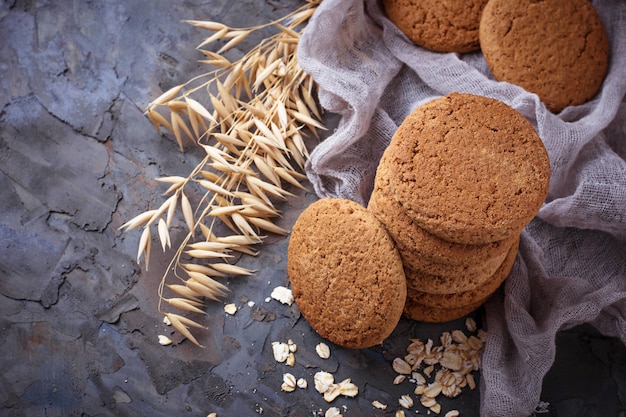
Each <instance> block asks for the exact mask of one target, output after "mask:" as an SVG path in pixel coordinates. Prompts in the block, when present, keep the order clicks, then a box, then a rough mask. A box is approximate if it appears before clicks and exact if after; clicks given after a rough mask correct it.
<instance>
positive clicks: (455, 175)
mask: <svg viewBox="0 0 626 417" xmlns="http://www.w3.org/2000/svg"><path fill="white" fill-rule="evenodd" d="M380 166H384V167H386V169H388V170H389V174H388V178H389V194H390V195H392V196H394V198H395V199H396V201H397V202H399V203H400V204H401V205H402V207H403V209H404V211H405V213H406V214H407V215H408V216H409V217H410V218H411V219H412V220H413V221H414V223H415V224H416V225H417V226H418V227H421V228H422V229H424V230H426V231H427V232H429V233H431V234H433V235H435V236H437V237H439V238H441V239H443V240H446V241H449V242H455V243H463V244H486V243H490V242H497V241H499V240H503V239H507V238H510V237H511V236H512V235H515V234H519V233H520V232H521V230H522V229H523V228H524V226H525V225H526V224H528V223H529V222H530V220H531V219H532V218H533V217H534V216H535V215H536V213H537V212H538V210H539V208H540V207H541V205H542V204H543V201H544V199H545V197H546V195H547V192H548V186H549V180H550V162H549V159H548V154H547V151H546V149H545V147H544V146H543V143H542V141H541V139H540V138H539V136H538V134H537V132H536V131H535V129H534V128H533V126H532V125H531V124H530V122H529V121H528V120H527V119H526V118H525V117H524V116H523V115H522V114H520V113H519V112H518V111H516V110H515V109H513V108H511V107H509V106H508V105H506V104H504V103H502V102H500V101H498V100H494V99H491V98H487V97H482V96H476V95H471V94H459V93H451V94H449V95H447V96H444V97H440V98H437V99H434V100H432V101H429V102H428V103H426V104H423V105H421V106H419V107H418V108H416V109H415V110H414V111H413V112H412V113H411V114H409V116H407V117H406V119H405V120H404V121H403V122H402V124H401V125H400V126H399V127H398V129H397V130H396V132H395V134H394V135H393V137H392V139H391V142H390V144H389V146H388V147H387V149H386V150H385V152H384V153H383V156H382V158H381V161H380V164H379V168H380Z"/></svg>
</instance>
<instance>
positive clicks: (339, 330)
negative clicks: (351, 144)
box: [287, 198, 406, 349]
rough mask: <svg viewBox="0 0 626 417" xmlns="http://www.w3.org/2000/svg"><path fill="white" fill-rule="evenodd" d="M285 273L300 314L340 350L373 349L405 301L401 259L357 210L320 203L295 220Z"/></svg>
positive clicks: (332, 201)
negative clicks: (342, 348) (371, 347)
mask: <svg viewBox="0 0 626 417" xmlns="http://www.w3.org/2000/svg"><path fill="white" fill-rule="evenodd" d="M287 269H288V274H289V279H290V282H291V289H292V291H293V295H294V298H295V301H296V304H297V305H298V307H299V308H300V311H301V313H302V315H303V316H304V318H305V319H306V320H307V322H308V323H309V324H310V325H311V327H312V328H313V329H314V330H315V331H317V333H319V334H320V335H321V336H322V337H324V338H326V339H328V340H329V341H331V342H333V343H335V344H337V345H339V346H343V347H346V348H358V349H360V348H366V347H370V346H374V345H376V344H379V343H381V342H382V341H383V340H384V339H385V338H387V337H388V336H389V335H390V334H391V332H392V331H393V330H394V329H395V327H396V325H397V323H398V321H399V320H400V318H401V316H402V312H403V309H404V304H405V301H406V279H405V276H404V270H403V267H402V260H401V258H400V255H399V253H398V251H397V249H396V247H395V245H394V243H393V240H392V239H391V237H390V236H389V234H388V233H387V231H386V230H385V229H384V227H383V225H382V224H381V223H380V222H379V221H378V220H377V219H376V217H375V216H374V215H373V214H372V213H371V212H369V211H368V210H367V209H366V208H365V207H362V206H361V205H359V204H358V203H356V202H353V201H350V200H346V199H342V198H322V199H320V200H318V201H316V202H314V203H312V204H311V205H310V206H308V207H307V208H306V209H305V210H304V211H303V212H302V213H301V214H300V216H299V217H298V219H297V220H296V222H295V224H294V226H293V229H292V232H291V237H290V241H289V246H288V259H287Z"/></svg>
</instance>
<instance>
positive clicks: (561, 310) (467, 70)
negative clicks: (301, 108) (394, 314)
mask: <svg viewBox="0 0 626 417" xmlns="http://www.w3.org/2000/svg"><path fill="white" fill-rule="evenodd" d="M593 5H594V6H595V7H596V9H597V11H598V12H599V14H600V16H601V18H602V20H603V22H604V24H605V27H606V29H607V32H608V34H609V38H610V53H611V57H610V67H609V72H608V74H607V76H606V79H605V81H604V84H603V86H602V90H601V92H599V93H598V94H597V96H596V97H594V98H593V99H592V100H591V101H589V102H587V103H585V104H583V105H579V106H573V107H569V108H566V109H565V110H563V111H562V112H561V113H559V114H553V113H551V112H549V111H548V110H547V109H546V107H545V106H544V105H543V104H542V103H541V101H540V100H539V99H538V97H537V96H536V95H535V94H531V93H529V92H527V91H525V90H524V89H522V88H520V87H518V86H515V85H512V84H509V83H505V82H497V81H495V79H494V77H493V75H492V74H491V73H490V71H489V68H488V67H487V64H486V62H485V60H484V57H483V55H482V54H481V53H480V52H474V53H468V54H454V53H435V52H430V51H427V50H425V49H423V48H420V47H418V46H416V45H414V44H413V43H411V42H410V41H409V40H408V39H407V38H406V37H405V36H404V35H403V34H401V33H400V31H399V30H398V29H397V28H396V27H395V26H394V25H393V24H392V23H391V22H390V21H389V20H388V19H387V18H386V17H385V15H384V12H383V10H382V9H381V6H380V4H379V2H377V1H376V0H324V1H323V2H322V3H321V5H320V6H319V8H318V10H317V11H316V13H315V14H314V16H313V18H312V19H311V21H310V22H309V24H308V26H307V28H306V29H305V33H304V35H303V36H302V39H301V41H300V45H299V50H298V57H299V60H300V64H301V65H302V67H303V68H304V70H305V71H307V72H308V73H310V74H311V75H312V76H313V78H314V80H315V81H316V82H317V83H318V85H319V100H320V102H321V104H322V106H323V107H324V108H325V109H326V110H327V111H329V112H331V113H335V114H337V115H338V117H339V122H338V126H337V128H336V130H335V131H333V132H332V134H330V136H329V137H328V138H327V139H325V140H323V141H322V142H321V143H319V144H318V145H317V146H316V147H315V148H314V149H313V150H312V152H311V157H310V160H309V161H308V164H307V166H306V170H307V175H308V177H309V179H310V180H311V182H312V184H313V186H314V188H315V192H316V193H317V194H318V196H320V197H325V196H330V197H344V198H348V199H351V200H354V201H357V202H359V203H361V204H363V205H366V204H367V201H368V199H369V195H370V193H371V190H372V188H373V182H374V176H375V172H376V168H377V165H378V162H379V159H380V157H381V155H382V153H383V151H384V150H385V148H386V147H387V145H388V144H389V141H390V139H391V137H392V135H393V134H394V132H395V131H396V129H397V127H398V126H399V124H400V123H401V122H402V121H403V120H404V118H405V117H406V116H407V115H408V114H409V113H410V112H411V111H412V110H413V109H414V108H415V107H416V106H418V105H419V104H420V103H423V102H425V101H427V100H430V99H432V98H434V97H439V96H442V95H446V94H448V93H451V92H454V91H457V92H462V93H471V94H477V95H482V96H487V97H492V98H495V99H498V100H501V101H503V102H504V103H507V104H508V105H510V106H512V107H513V108H515V109H517V110H518V111H519V112H521V113H522V114H523V115H524V116H525V117H526V118H528V120H530V122H531V123H532V124H533V125H534V126H535V128H536V130H537V132H538V133H539V135H540V137H541V139H542V140H543V142H544V144H545V147H546V149H547V151H548V154H549V157H550V163H551V169H552V173H551V181H550V189H549V194H548V197H547V199H546V201H545V203H544V204H543V207H542V208H541V209H540V211H539V213H538V215H537V216H536V218H535V219H533V220H532V222H531V223H530V224H529V225H528V226H527V227H526V228H525V229H524V231H523V232H522V236H521V245H520V249H519V253H518V256H517V259H516V262H515V265H514V267H513V269H512V271H511V273H510V275H509V277H508V279H507V280H506V283H505V285H504V286H503V287H502V288H501V289H500V291H498V292H497V293H496V294H494V296H493V297H491V299H490V300H489V301H488V302H487V303H486V305H485V314H486V317H485V322H484V326H485V328H486V330H487V331H488V333H489V337H488V340H487V343H486V346H485V350H484V355H483V365H482V373H481V376H482V377H481V383H480V393H481V416H485V417H490V416H494V417H495V416H497V417H506V416H528V415H531V414H532V413H533V410H534V409H535V407H536V406H537V405H538V404H539V403H540V399H541V397H540V395H541V387H542V379H543V377H544V376H545V374H546V372H547V371H548V370H549V369H550V367H551V365H552V364H553V362H554V357H555V350H556V348H555V337H556V333H557V332H558V331H559V330H561V329H567V328H571V327H573V326H575V325H578V324H581V323H591V324H592V325H593V326H595V327H596V328H597V329H598V330H600V331H601V332H602V333H603V334H605V335H610V336H615V337H617V338H619V339H620V340H621V341H622V342H626V162H625V160H624V159H625V157H626V101H624V95H625V92H626V2H624V1H623V0H603V1H595V0H594V1H593Z"/></svg>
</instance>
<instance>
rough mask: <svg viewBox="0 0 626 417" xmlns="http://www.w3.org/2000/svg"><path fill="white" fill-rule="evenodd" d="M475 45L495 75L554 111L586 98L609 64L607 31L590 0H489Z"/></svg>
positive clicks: (597, 87) (601, 79) (590, 96)
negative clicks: (539, 100) (537, 97)
mask: <svg viewBox="0 0 626 417" xmlns="http://www.w3.org/2000/svg"><path fill="white" fill-rule="evenodd" d="M479 33H480V47H481V50H482V52H483V54H484V56H485V60H486V61H487V64H488V65H489V68H490V69H491V72H492V73H493V75H494V77H495V78H496V79H497V80H499V81H507V82H510V83H512V84H517V85H519V86H521V87H523V88H524V89H526V90H527V91H530V92H532V93H536V94H537V95H538V96H539V98H540V99H541V100H542V101H543V102H544V103H545V105H546V107H547V108H548V109H549V110H551V111H553V112H559V111H561V110H562V109H564V108H565V107H567V106H573V105H577V104H582V103H584V102H586V101H587V100H589V99H591V98H592V97H593V96H594V95H595V94H596V93H597V92H598V91H599V90H600V87H601V86H602V82H603V80H604V77H605V75H606V72H607V69H608V61H609V43H608V36H607V33H606V30H605V28H604V25H603V23H602V20H601V19H600V16H599V15H598V13H597V12H596V10H595V9H594V8H593V6H592V5H591V3H590V2H589V0H568V1H563V0H542V1H535V0H519V1H509V0H491V1H490V2H489V3H488V4H487V6H485V9H484V12H483V15H482V19H481V22H480V31H479Z"/></svg>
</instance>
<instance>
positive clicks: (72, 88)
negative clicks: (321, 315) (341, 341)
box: [0, 0, 626, 417]
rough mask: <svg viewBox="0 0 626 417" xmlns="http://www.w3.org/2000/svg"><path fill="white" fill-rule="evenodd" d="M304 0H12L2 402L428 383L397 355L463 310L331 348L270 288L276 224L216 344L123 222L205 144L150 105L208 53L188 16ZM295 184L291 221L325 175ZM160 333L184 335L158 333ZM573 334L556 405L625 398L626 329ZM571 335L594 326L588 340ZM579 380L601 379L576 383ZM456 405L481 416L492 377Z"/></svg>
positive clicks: (2, 171)
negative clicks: (295, 383)
mask: <svg viewBox="0 0 626 417" xmlns="http://www.w3.org/2000/svg"><path fill="white" fill-rule="evenodd" d="M297 4H299V3H298V1H296V0H288V1H269V0H268V1H260V0H254V1H253V0H247V1H239V0H238V1H232V0H215V1H192V0H176V1H166V0H152V1H149V2H147V1H139V0H131V1H126V0H109V1H73V2H71V1H51V0H41V1H37V2H33V1H27V0H16V1H4V2H1V3H0V57H1V58H0V213H1V214H0V332H1V333H0V334H2V345H1V346H2V348H1V349H0V370H1V372H0V415H2V416H16V417H21V416H44V415H45V416H49V417H50V416H79V415H80V416H107V415H119V416H156V417H158V416H168V417H170V416H182V415H189V416H206V415H207V414H208V413H210V412H213V411H215V412H217V413H218V415H219V416H232V415H241V416H250V415H257V414H259V415H265V416H286V415H291V416H311V415H316V413H320V410H326V409H327V408H328V406H329V405H328V404H326V403H325V402H324V400H323V399H322V397H321V396H320V395H318V394H317V393H316V392H315V391H314V389H313V387H312V381H313V374H314V373H315V372H317V371H318V370H320V369H323V370H326V371H329V372H333V373H335V375H336V379H338V380H342V379H344V378H352V380H353V382H354V383H356V384H357V385H358V386H359V388H360V389H361V391H360V394H359V395H358V396H357V397H356V398H354V399H343V398H340V399H338V400H335V402H334V403H333V404H332V405H334V406H338V407H343V406H345V407H346V409H344V415H346V416H349V415H352V416H356V415H373V414H376V415H389V414H390V412H389V410H395V409H396V408H397V407H398V406H397V399H398V398H399V397H400V395H402V394H406V393H408V392H410V391H412V388H411V385H406V384H405V385H402V384H401V385H398V386H394V385H393V384H392V382H391V381H392V380H393V377H394V373H393V370H392V369H391V366H390V362H391V360H392V359H393V358H394V357H395V356H396V355H401V354H403V352H404V349H405V348H406V346H407V344H408V338H410V337H419V338H429V337H432V338H435V337H438V335H439V334H440V333H441V331H442V330H443V329H444V328H453V327H459V326H461V325H462V323H452V324H449V325H445V326H444V325H437V326H434V325H423V324H418V323H414V322H410V321H405V320H403V321H402V322H401V323H400V325H399V326H398V328H397V329H396V331H395V332H394V334H393V335H392V336H391V337H390V338H389V339H388V340H387V341H385V343H384V344H383V345H381V346H377V347H375V348H372V349H366V350H360V351H352V350H341V349H339V348H336V347H334V346H331V349H332V355H331V358H330V359H328V360H326V361H322V360H321V359H320V358H319V357H317V355H316V354H315V345H316V344H317V343H318V342H319V341H320V340H321V339H320V338H319V336H317V335H316V334H315V333H313V332H312V331H311V329H310V327H309V326H308V324H307V323H306V321H305V320H304V319H302V318H301V316H300V314H299V311H298V309H297V307H296V306H295V305H294V306H291V307H289V306H285V305H282V304H280V303H278V302H276V301H271V302H265V299H266V298H267V297H268V296H269V294H270V292H271V290H272V289H273V288H274V287H275V286H277V285H287V284H288V278H287V273H286V253H287V250H286V249H287V242H288V240H287V239H286V238H274V237H273V238H271V239H269V240H268V244H267V245H265V246H264V247H263V248H262V251H261V252H260V254H259V256H257V257H256V258H250V257H243V258H242V259H241V260H240V265H242V266H246V267H249V268H252V269H256V270H257V273H256V274H255V275H253V276H251V277H246V278H236V279H232V280H227V281H225V282H226V283H227V285H228V286H229V288H230V289H231V292H230V293H229V294H228V295H227V298H226V300H225V301H227V302H234V303H236V304H237V305H238V306H239V307H240V309H239V311H238V313H237V314H236V315H235V316H227V315H225V314H224V312H223V310H222V304H221V303H212V304H209V305H208V307H207V308H206V311H207V315H206V316H204V317H200V316H195V317H194V318H196V319H197V320H199V321H200V322H202V323H203V324H204V325H206V326H207V330H206V331H204V330H202V331H201V332H199V333H198V337H199V339H200V342H201V343H202V344H204V345H205V346H206V347H205V348H204V349H199V348H197V347H195V346H194V345H192V344H191V343H189V342H188V341H182V340H181V338H180V336H179V335H178V334H175V333H173V332H172V331H171V329H169V328H167V327H166V326H165V325H163V324H162V322H161V317H160V315H159V313H158V310H157V301H158V299H157V295H156V294H157V287H158V283H159V280H160V278H161V274H162V273H163V271H164V270H165V269H166V268H167V262H168V261H169V256H165V255H162V254H160V253H159V252H158V251H155V252H154V253H153V259H152V262H151V267H150V270H149V271H145V270H144V269H143V266H142V265H137V264H136V263H135V261H134V257H135V255H136V249H137V244H138V240H139V234H138V233H136V232H130V233H125V234H122V233H121V232H120V231H119V230H118V228H119V226H120V225H122V224H123V223H124V222H125V221H127V220H129V219H130V218H132V217H133V216H135V215H137V214H139V213H140V212H142V211H144V210H146V209H148V208H153V207H155V206H157V205H159V204H160V203H161V202H162V201H163V200H162V197H161V193H162V192H163V191H164V188H163V186H162V185H161V184H159V183H157V182H156V181H155V180H154V178H155V177H157V176H159V175H186V174H187V173H188V172H189V170H190V168H191V167H193V166H195V163H196V161H197V160H198V158H199V156H200V154H199V153H198V152H197V151H194V150H193V149H189V150H188V151H187V152H186V153H185V154H182V153H180V152H179V151H178V149H177V146H176V144H175V143H173V142H172V141H170V140H168V139H165V138H162V137H160V136H159V135H158V134H157V132H155V131H154V129H153V127H152V125H151V124H150V123H149V122H148V120H147V119H146V118H145V116H144V114H143V111H144V109H145V106H146V104H147V103H148V102H149V101H150V100H151V99H154V98H156V97H157V96H158V95H159V94H161V93H162V92H163V91H165V90H166V89H168V88H170V87H172V86H174V85H176V84H178V83H180V82H183V81H186V80H187V79H189V78H191V77H192V76H194V75H197V74H199V73H201V72H202V71H203V70H204V68H203V67H201V65H200V64H198V63H197V61H198V60H199V59H201V58H202V57H201V55H200V53H199V52H197V51H196V50H195V49H194V48H195V46H196V45H198V44H199V43H200V42H201V41H202V40H203V39H204V37H205V36H206V33H204V32H202V31H200V30H198V29H194V28H192V27H190V26H189V25H186V24H185V23H183V22H182V20H185V19H200V20H218V21H222V22H225V23H227V24H230V25H232V26H249V25H251V24H255V23H259V22H265V21H267V20H269V19H272V18H275V17H278V16H281V15H283V14H286V13H287V12H288V11H290V10H292V9H293V8H294V7H295V6H296V5H297ZM255 40H258V37H257V38H254V37H253V38H252V39H251V40H250V41H246V42H244V43H242V44H240V45H239V47H240V48H241V49H245V48H248V47H250V45H251V43H252V42H254V41H255ZM238 53H239V52H238V51H237V50H235V51H233V52H232V53H231V57H235V56H236V55H237V54H238ZM335 121H336V120H335ZM294 193H295V194H296V196H295V197H293V198H290V199H289V201H288V202H286V203H285V204H283V205H282V206H280V209H281V210H282V211H283V217H282V218H281V220H280V225H281V226H283V227H290V226H291V225H292V224H293V223H294V221H295V219H296V217H297V216H298V214H299V213H300V212H301V211H302V210H303V209H304V207H306V206H307V205H308V204H309V203H311V202H312V201H314V200H315V197H314V196H313V195H312V194H311V193H310V192H309V193H305V192H298V191H296V190H294ZM181 224H182V222H181V223H180V224H176V225H175V230H178V231H179V232H180V231H181V230H182V228H181V227H180V225H181ZM181 238H182V234H181V233H178V234H177V233H175V235H174V239H175V240H176V239H178V240H177V241H179V240H180V239H181ZM156 246H157V245H155V247H156ZM248 300H251V301H254V302H255V304H254V306H253V307H249V306H248V305H247V304H246V302H247V301H248ZM158 334H166V335H168V336H170V337H171V338H172V339H173V340H174V344H173V345H172V346H169V347H163V346H160V345H159V344H158V343H157V335H158ZM564 337H565V338H564V339H562V340H561V339H560V340H559V343H561V342H563V343H562V346H561V345H560V346H559V349H560V350H559V352H563V353H559V354H558V356H557V363H564V364H565V365H559V366H556V367H555V371H554V373H551V374H550V375H549V378H547V380H546V381H547V383H549V384H550V385H549V386H547V387H546V398H545V400H546V401H552V402H554V407H553V408H551V410H552V412H551V413H550V414H548V415H554V416H556V415H569V416H572V415H580V416H583V415H584V416H606V415H616V414H617V411H616V410H619V409H621V408H620V407H622V408H623V404H624V401H625V395H626V371H625V369H626V366H624V364H625V362H626V354H625V353H624V349H623V346H621V345H619V344H618V343H615V341H614V340H612V339H605V338H602V337H600V336H598V335H596V334H592V333H590V332H588V331H587V330H586V329H583V330H581V331H577V330H572V331H569V332H568V333H567V334H566V336H564ZM287 339H293V340H294V342H296V343H297V344H298V352H297V355H296V366H295V367H294V368H289V369H287V367H286V366H285V365H284V364H277V363H275V361H274V359H273V356H272V353H271V342H272V341H287ZM572 339H573V340H574V341H579V342H578V343H576V344H575V345H576V346H577V348H576V349H574V350H572V349H570V347H571V346H572V345H573V343H572V342H571V340H572ZM559 361H560V362H559ZM589 361H592V362H589ZM571 363H575V364H577V365H578V364H581V363H592V365H591V366H589V367H584V369H582V367H581V369H580V370H581V371H589V372H590V376H589V378H583V379H581V378H570V377H569V375H570V373H572V372H571V370H570V369H571V367H570V365H569V364H571ZM587 368H588V369H587ZM288 371H291V372H292V373H293V374H294V375H296V376H297V377H305V378H307V379H308V380H309V388H308V389H307V390H301V389H299V390H297V391H296V392H293V393H284V392H281V391H280V384H281V382H282V374H283V373H284V372H288ZM573 374H574V375H576V376H578V375H580V374H579V373H577V372H574V373H573ZM579 382H580V383H581V384H583V385H582V386H584V387H585V389H581V388H580V386H578V387H574V386H573V385H575V384H577V383H579ZM589 387H593V390H587V388H589ZM373 400H378V401H380V402H383V403H386V404H389V409H388V412H387V414H385V413H383V412H381V411H376V412H375V411H374V410H373V408H372V406H371V401H373ZM443 405H444V409H448V408H458V409H460V410H461V414H462V415H477V414H478V412H477V410H478V392H477V391H474V392H471V393H470V392H466V393H464V394H463V396H462V397H461V398H460V399H458V400H455V401H445V402H443ZM416 408H417V406H416ZM568 410H576V413H578V414H576V413H572V412H569V411H568ZM581 410H584V411H581ZM420 412H421V413H424V412H425V410H423V409H422V410H421V411H420ZM563 413H565V414H563Z"/></svg>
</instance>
